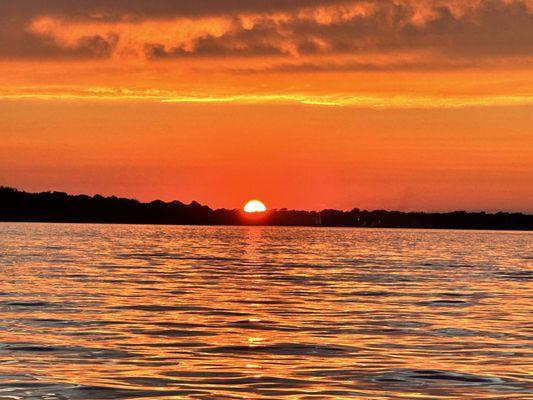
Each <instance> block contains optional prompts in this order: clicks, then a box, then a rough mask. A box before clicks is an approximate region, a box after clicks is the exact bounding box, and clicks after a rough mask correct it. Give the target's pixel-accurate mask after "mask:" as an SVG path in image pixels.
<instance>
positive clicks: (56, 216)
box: [0, 186, 533, 230]
mask: <svg viewBox="0 0 533 400" xmlns="http://www.w3.org/2000/svg"><path fill="white" fill-rule="evenodd" d="M0 221H4V222H74V223H113V224H118V223H120V224H168V225H272V226H330V227H335V226H337V227H366V228H427V229H497V230H533V215H528V214H522V213H508V212H498V213H492V214H490V213H485V212H466V211H454V212H447V213H426V212H400V211H386V210H374V211H367V210H359V209H357V208H354V209H353V210H351V211H341V210H331V209H326V210H322V211H320V212H317V211H298V210H287V209H275V210H269V211H267V212H265V213H260V214H245V213H244V212H243V211H242V210H237V209H235V210H228V209H217V210H213V209H211V208H209V207H208V206H205V205H201V204H200V203H197V202H195V201H193V202H192V203H190V204H184V203H182V202H180V201H172V202H163V201H160V200H155V201H152V202H150V203H142V202H140V201H138V200H134V199H126V198H118V197H115V196H112V197H103V196H100V195H95V196H87V195H69V194H67V193H62V192H43V193H27V192H24V191H20V190H17V189H13V188H9V187H3V186H0Z"/></svg>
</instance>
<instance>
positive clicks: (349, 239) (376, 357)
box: [0, 224, 533, 400]
mask: <svg viewBox="0 0 533 400" xmlns="http://www.w3.org/2000/svg"><path fill="white" fill-rule="evenodd" d="M532 250H533V234H531V233H520V232H515V233H512V232H485V231H484V232H474V231H415V230H370V229H369V230H364V229H328V228H323V229H322V228H320V229H308V228H272V227H160V226H128V225H123V226H106V225H69V224H57V225H50V224H0V271H1V278H2V279H1V281H0V320H1V322H0V335H1V336H0V399H91V400H96V399H129V398H139V397H142V398H153V399H277V398H282V399H348V398H350V399H441V398H442V399H533V380H532V378H533V376H532V371H533V354H532V345H533V341H532V333H533V324H532V321H533V313H532V311H533V309H532V296H533V285H532V278H533V265H532V264H533V252H532Z"/></svg>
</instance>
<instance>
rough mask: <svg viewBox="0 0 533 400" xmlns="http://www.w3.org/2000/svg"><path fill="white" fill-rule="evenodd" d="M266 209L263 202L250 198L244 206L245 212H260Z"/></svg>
mask: <svg viewBox="0 0 533 400" xmlns="http://www.w3.org/2000/svg"><path fill="white" fill-rule="evenodd" d="M266 209H267V208H266V206H265V205H264V204H263V202H262V201H259V200H250V201H249V202H248V203H246V205H245V206H244V212H247V213H261V212H265V211H266Z"/></svg>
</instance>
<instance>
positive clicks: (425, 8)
mask: <svg viewBox="0 0 533 400" xmlns="http://www.w3.org/2000/svg"><path fill="white" fill-rule="evenodd" d="M465 3H467V4H465ZM531 37H533V3H532V2H530V1H529V0H528V1H525V0H524V1H518V0H491V1H472V2H462V1H456V0H434V1H429V0H385V1H374V0H372V1H335V0H333V1H324V0H322V1H321V0H293V1H290V2H289V1H277V0H262V1H259V0H248V1H236V0H230V1H215V0H198V1H196V2H175V1H170V0H152V1H142V0H130V1H125V0H115V1H110V0H95V1H91V2H88V1H87V2H86V1H82V0H80V1H67V0H51V1H48V2H46V3H44V2H41V1H37V0H20V1H17V2H2V3H0V135H1V139H2V140H1V142H0V184H4V185H10V186H15V187H18V188H21V189H25V190H29V191H33V190H51V189H53V190H62V191H68V192H72V193H89V194H92V193H102V194H117V195H121V196H128V197H136V198H140V199H143V200H151V199H154V198H162V199H166V200H170V199H180V200H182V201H190V200H193V199H195V200H198V201H200V202H202V203H206V204H208V205H210V206H213V207H239V206H241V205H242V204H243V203H244V202H245V200H247V199H248V198H251V197H257V198H260V199H262V200H264V201H265V202H266V203H267V205H269V206H271V207H290V208H304V209H315V208H324V207H337V208H345V209H349V208H352V207H360V208H371V209H374V208H388V209H401V210H413V209H417V210H420V209H423V210H451V209H469V210H479V209H485V210H520V211H529V212H531V211H533V204H532V202H531V199H532V198H533V189H532V187H533V185H532V184H531V183H532V182H533V161H532V160H533V134H532V130H531V126H533V70H532V68H531V66H532V64H533V63H532V61H533V46H531Z"/></svg>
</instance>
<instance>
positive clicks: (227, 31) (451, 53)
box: [0, 0, 533, 72]
mask: <svg viewBox="0 0 533 400" xmlns="http://www.w3.org/2000/svg"><path fill="white" fill-rule="evenodd" d="M532 39H533V11H532V4H531V1H529V0H477V1H470V2H463V1H457V0H431V1H430V0H359V1H357V0H356V1H354V0H352V1H326V0H291V1H284V0H279V1H278V0H248V1H241V0H229V1H219V0H197V1H194V2H177V1H171V0H151V1H141V0H128V1H125V0H107V1H106V0H90V1H89V0H78V1H72V0H69V1H66V0H50V1H47V2H43V1H40V0H18V1H16V2H15V1H4V2H1V3H0V58H4V59H6V58H7V59H24V58H36V59H65V58H113V57H115V58H121V57H138V58H143V59H146V60H148V61H156V60H167V61H168V60H172V59H176V60H183V59H186V58H199V59H201V58H206V57H208V58H223V59H228V60H229V59H231V58H232V57H235V58H239V59H247V58H248V59H255V58H269V59H270V60H272V61H271V64H270V65H268V66H266V67H265V69H266V70H270V71H278V72H284V71H286V72H291V71H292V72H294V71H297V70H305V71H307V72H313V71H316V72H328V71H342V70H358V71H360V70H365V69H369V70H395V69H402V68H404V69H410V70H411V69H412V70H417V69H421V70H423V69H434V68H446V67H449V68H460V67H461V66H466V67H468V68H471V67H475V66H483V65H501V64H503V61H502V60H515V61H516V62H517V64H521V65H523V64H528V63H529V62H530V58H531V57H532V56H533V45H531V42H532ZM407 53H408V54H412V53H416V54H417V56H416V57H410V58H409V59H408V60H405V59H404V58H405V54H407ZM374 55H378V56H379V57H381V58H380V60H381V61H377V62H376V61H370V62H369V61H368V58H371V57H372V56H374ZM324 57H337V58H338V60H337V61H328V62H323V61H321V60H322V59H323V58H324ZM383 60H385V61H383ZM328 66H329V69H328Z"/></svg>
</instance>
